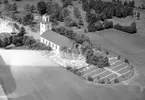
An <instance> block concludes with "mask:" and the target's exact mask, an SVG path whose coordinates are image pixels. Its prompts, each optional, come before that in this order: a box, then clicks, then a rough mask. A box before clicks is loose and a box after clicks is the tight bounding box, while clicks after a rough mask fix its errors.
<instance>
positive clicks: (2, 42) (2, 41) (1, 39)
mask: <svg viewBox="0 0 145 100" xmlns="http://www.w3.org/2000/svg"><path fill="white" fill-rule="evenodd" d="M11 43H12V41H11V34H10V33H1V34H0V47H6V46H7V45H10V44H11Z"/></svg>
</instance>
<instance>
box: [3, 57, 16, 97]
mask: <svg viewBox="0 0 145 100" xmlns="http://www.w3.org/2000/svg"><path fill="white" fill-rule="evenodd" d="M0 84H1V86H2V88H3V91H4V92H5V94H6V95H9V94H11V93H12V92H14V90H15V89H16V82H15V79H14V77H13V75H12V72H11V69H10V66H8V65H6V64H5V61H4V60H3V58H2V57H1V56H0Z"/></svg>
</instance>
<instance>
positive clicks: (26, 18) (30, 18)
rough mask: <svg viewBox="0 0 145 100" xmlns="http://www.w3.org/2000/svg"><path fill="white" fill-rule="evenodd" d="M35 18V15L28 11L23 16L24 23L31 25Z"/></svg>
mask: <svg viewBox="0 0 145 100" xmlns="http://www.w3.org/2000/svg"><path fill="white" fill-rule="evenodd" d="M33 20H34V16H33V14H32V13H27V14H26V15H24V16H23V19H22V23H23V24H24V25H29V24H31V23H32V22H33Z"/></svg>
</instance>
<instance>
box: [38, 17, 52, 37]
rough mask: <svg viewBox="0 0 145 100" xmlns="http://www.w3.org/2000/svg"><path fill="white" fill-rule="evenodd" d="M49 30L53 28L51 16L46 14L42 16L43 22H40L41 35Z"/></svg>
mask: <svg viewBox="0 0 145 100" xmlns="http://www.w3.org/2000/svg"><path fill="white" fill-rule="evenodd" d="M48 29H49V30H51V29H52V26H51V22H50V18H49V15H46V14H45V15H43V16H42V18H41V22H40V35H42V34H43V33H44V32H45V31H47V30H48Z"/></svg>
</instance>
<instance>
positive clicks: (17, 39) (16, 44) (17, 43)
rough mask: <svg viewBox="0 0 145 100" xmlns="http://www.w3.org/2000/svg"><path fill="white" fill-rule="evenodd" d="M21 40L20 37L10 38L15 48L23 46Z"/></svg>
mask: <svg viewBox="0 0 145 100" xmlns="http://www.w3.org/2000/svg"><path fill="white" fill-rule="evenodd" d="M22 40H23V37H22V36H12V43H13V44H14V45H15V46H22V45H23V43H22Z"/></svg>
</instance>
